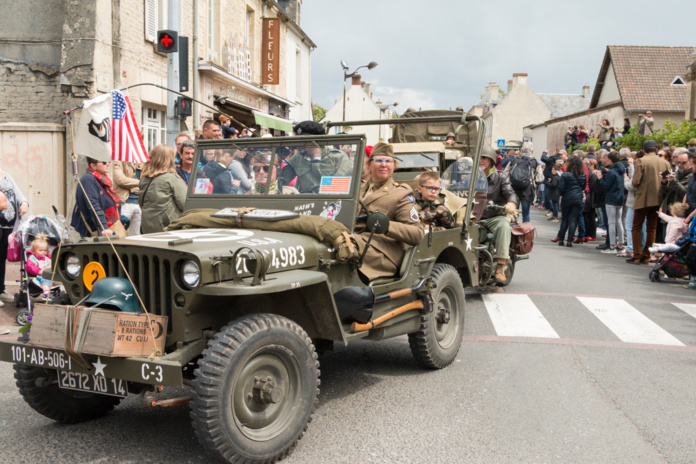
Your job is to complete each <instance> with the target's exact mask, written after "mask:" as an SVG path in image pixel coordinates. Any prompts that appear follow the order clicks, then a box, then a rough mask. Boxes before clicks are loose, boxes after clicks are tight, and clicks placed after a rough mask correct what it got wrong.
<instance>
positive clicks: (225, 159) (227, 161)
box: [203, 150, 241, 194]
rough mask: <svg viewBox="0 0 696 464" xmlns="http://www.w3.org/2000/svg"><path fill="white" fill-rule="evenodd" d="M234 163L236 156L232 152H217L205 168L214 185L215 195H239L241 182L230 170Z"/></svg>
mask: <svg viewBox="0 0 696 464" xmlns="http://www.w3.org/2000/svg"><path fill="white" fill-rule="evenodd" d="M233 161H234V155H233V154H232V151H230V150H215V157H214V158H213V160H212V161H210V162H209V163H208V164H206V165H205V167H204V168H203V169H204V171H205V175H206V176H208V179H210V182H211V183H212V184H213V193H216V194H230V193H238V192H239V186H240V185H241V182H240V181H239V180H237V179H235V178H234V176H233V174H232V171H231V170H230V169H229V167H230V165H231V164H232V162H233Z"/></svg>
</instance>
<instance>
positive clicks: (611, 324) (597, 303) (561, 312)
mask: <svg viewBox="0 0 696 464" xmlns="http://www.w3.org/2000/svg"><path fill="white" fill-rule="evenodd" d="M481 298H482V300H483V306H484V308H485V313H486V314H487V316H488V320H489V321H490V324H491V325H492V329H493V331H494V332H495V334H496V335H497V336H498V337H515V338H522V339H526V338H529V339H534V338H537V339H545V340H546V341H547V342H553V340H554V339H556V340H558V341H560V340H562V339H564V340H567V339H573V338H583V339H587V338H588V333H589V334H592V335H591V336H595V337H597V338H598V339H605V341H607V342H616V341H617V340H618V341H620V342H623V343H629V344H640V345H654V346H665V347H696V304H687V303H679V302H674V303H671V302H645V301H641V300H638V299H636V300H632V301H631V302H629V301H626V300H624V299H619V298H605V297H593V296H592V297H591V296H574V297H572V296H566V297H560V298H559V297H556V298H549V297H547V298H543V297H538V298H537V297H535V299H532V297H530V295H526V294H509V293H491V294H483V295H481ZM535 300H536V302H535ZM537 302H538V303H539V305H537ZM582 312H589V314H591V316H587V315H585V314H582ZM545 314H546V315H545ZM552 322H553V324H552ZM554 324H555V325H557V326H558V327H557V328H554ZM580 324H582V325H583V327H582V328H580V327H579V325H580ZM484 326H485V324H484ZM593 326H594V327H593ZM607 329H608V330H607ZM483 330H486V329H483ZM480 335H482V334H480ZM487 335H489V334H486V335H485V336H487ZM614 337H615V338H614Z"/></svg>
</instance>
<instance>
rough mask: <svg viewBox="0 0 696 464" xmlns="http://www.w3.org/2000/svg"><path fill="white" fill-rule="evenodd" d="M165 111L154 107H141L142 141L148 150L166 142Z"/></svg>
mask: <svg viewBox="0 0 696 464" xmlns="http://www.w3.org/2000/svg"><path fill="white" fill-rule="evenodd" d="M166 126H167V113H166V112H165V111H163V110H158V109H156V108H147V107H143V142H144V143H145V148H147V151H148V152H149V151H150V150H152V149H153V148H155V146H157V145H159V144H162V143H166V140H167V127H166Z"/></svg>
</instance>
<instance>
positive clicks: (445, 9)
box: [301, 0, 696, 113]
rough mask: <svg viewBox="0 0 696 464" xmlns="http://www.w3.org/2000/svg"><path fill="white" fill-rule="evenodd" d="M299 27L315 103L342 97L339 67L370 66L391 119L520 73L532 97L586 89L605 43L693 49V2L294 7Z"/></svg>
mask: <svg viewBox="0 0 696 464" xmlns="http://www.w3.org/2000/svg"><path fill="white" fill-rule="evenodd" d="M301 21H302V24H301V25H302V28H303V29H304V31H305V32H306V33H307V34H308V35H309V37H310V38H311V39H312V40H313V41H314V43H316V44H317V48H316V49H315V50H314V51H313V52H312V100H313V101H314V103H318V104H320V105H322V106H324V107H326V108H328V107H330V106H332V105H333V103H334V102H335V101H336V100H337V99H339V98H341V97H342V95H343V83H342V82H343V81H342V79H343V71H342V69H341V65H340V61H341V60H345V61H346V62H348V65H349V66H350V69H349V72H352V71H353V70H354V69H355V68H357V67H358V66H361V65H365V64H367V63H369V62H370V61H376V62H377V63H379V65H378V66H377V67H376V68H374V69H372V70H367V69H362V70H360V74H361V75H362V76H363V80H364V81H369V82H371V83H372V89H373V94H374V99H375V100H377V99H380V98H381V100H382V102H383V103H393V102H395V101H398V102H399V107H398V108H397V111H398V112H399V113H401V112H403V111H404V110H405V109H406V108H407V107H409V106H411V107H414V108H416V109H418V108H422V109H448V108H452V109H454V108H455V107H457V106H462V107H464V109H465V110H468V109H469V108H471V106H472V105H473V104H475V103H476V102H477V101H478V100H479V95H480V94H482V93H483V92H484V88H485V86H486V85H487V84H488V83H489V82H496V83H498V85H499V86H500V87H501V88H502V89H504V90H505V89H506V88H507V81H508V79H512V74H513V73H519V72H526V73H528V74H529V85H530V86H531V88H532V89H533V90H534V91H535V92H537V93H554V94H580V93H581V92H582V86H583V85H584V84H589V85H590V87H591V89H590V91H591V92H592V91H594V87H595V82H596V80H597V75H598V73H599V68H600V66H601V64H602V59H603V58H604V53H605V51H606V46H607V45H667V46H695V45H696V34H695V33H694V32H693V31H694V27H695V24H696V2H694V1H693V0H678V1H677V0H661V1H654V0H652V1H644V0H632V1H625V0H603V1H595V0H581V1H577V2H576V1H568V0H554V1H549V0H528V1H519V0H486V1H470V0H343V1H338V0H303V2H302V19H301ZM347 85H350V82H348V83H347Z"/></svg>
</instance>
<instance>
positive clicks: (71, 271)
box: [65, 253, 82, 279]
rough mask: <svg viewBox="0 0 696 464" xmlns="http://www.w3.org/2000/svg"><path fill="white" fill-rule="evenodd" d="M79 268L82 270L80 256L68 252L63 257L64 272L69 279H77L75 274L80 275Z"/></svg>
mask: <svg viewBox="0 0 696 464" xmlns="http://www.w3.org/2000/svg"><path fill="white" fill-rule="evenodd" d="M80 270H82V265H81V264H80V258H78V257H77V256H75V255H74V254H73V253H68V255H67V256H66V258H65V273H66V274H68V277H70V278H71V279H77V276H79V275H80Z"/></svg>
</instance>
